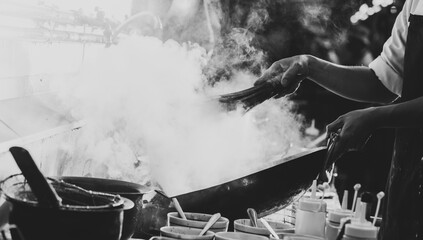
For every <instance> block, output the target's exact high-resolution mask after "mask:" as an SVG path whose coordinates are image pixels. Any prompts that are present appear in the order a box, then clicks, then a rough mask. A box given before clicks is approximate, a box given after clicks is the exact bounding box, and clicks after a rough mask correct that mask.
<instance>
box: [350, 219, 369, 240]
mask: <svg viewBox="0 0 423 240" xmlns="http://www.w3.org/2000/svg"><path fill="white" fill-rule="evenodd" d="M345 235H347V236H350V237H356V238H374V239H376V237H377V228H376V227H375V226H373V225H372V224H371V223H370V222H369V221H367V222H365V223H357V222H355V221H353V222H352V223H351V224H347V225H346V226H345Z"/></svg>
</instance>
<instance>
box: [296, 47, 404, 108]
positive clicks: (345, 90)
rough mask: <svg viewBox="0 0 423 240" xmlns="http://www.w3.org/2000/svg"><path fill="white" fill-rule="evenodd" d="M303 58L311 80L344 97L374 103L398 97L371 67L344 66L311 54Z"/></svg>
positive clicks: (388, 101)
mask: <svg viewBox="0 0 423 240" xmlns="http://www.w3.org/2000/svg"><path fill="white" fill-rule="evenodd" d="M303 59H304V60H305V61H306V64H307V66H308V67H307V69H308V70H307V71H308V74H307V77H308V78H309V79H310V80H312V81H313V82H315V83H317V84H318V85H320V86H322V87H324V88H326V89H328V90H329V91H331V92H333V93H335V94H337V95H340V96H342V97H344V98H347V99H350V100H355V101H360V102H372V103H390V102H392V101H393V100H395V99H396V98H397V95H395V94H394V93H392V92H391V91H389V90H388V89H387V88H386V87H385V86H384V85H383V84H382V82H381V81H380V80H379V79H378V78H377V76H376V74H375V73H374V72H373V70H372V69H370V68H369V67H365V66H357V67H355V66H354V67H353V66H342V65H338V64H334V63H331V62H328V61H325V60H322V59H319V58H316V57H314V56H311V55H305V57H304V58H303Z"/></svg>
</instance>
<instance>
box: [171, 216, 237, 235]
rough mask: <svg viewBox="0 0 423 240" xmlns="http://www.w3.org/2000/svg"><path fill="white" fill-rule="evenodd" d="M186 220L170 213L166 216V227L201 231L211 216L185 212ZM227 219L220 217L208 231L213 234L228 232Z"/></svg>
mask: <svg viewBox="0 0 423 240" xmlns="http://www.w3.org/2000/svg"><path fill="white" fill-rule="evenodd" d="M185 216H186V218H187V219H182V218H181V217H180V216H179V214H178V213H177V212H170V213H168V214H167V224H168V226H182V227H189V228H197V229H203V228H204V227H205V226H206V224H207V222H208V221H209V219H210V218H211V216H212V215H210V214H204V213H191V212H186V213H185ZM228 226H229V219H227V218H225V217H220V218H219V220H217V222H215V223H214V224H213V226H212V227H211V228H210V231H212V232H214V233H218V232H226V231H228Z"/></svg>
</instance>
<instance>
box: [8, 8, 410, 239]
mask: <svg viewBox="0 0 423 240" xmlns="http://www.w3.org/2000/svg"><path fill="white" fill-rule="evenodd" d="M403 4H404V2H403V1H389V0H380V1H361V2H360V3H358V2H354V1H346V2H343V3H341V2H338V1H334V0H318V1H307V0H288V1H285V0H284V1H279V0H278V1H274V2H268V1H264V0H248V1H224V0H201V1H185V0H184V1H183V0H180V1H175V0H162V1H154V0H124V1H114V0H107V1H94V0H93V1H84V0H78V1H71V2H69V1H53V0H47V1H38V0H18V1H16V0H0V53H1V54H0V196H1V197H0V240H39V239H46V240H49V239H51V240H53V239H54V240H62V239H63V240H76V239H78V240H80V239H82V240H84V239H87V240H88V239H90V240H92V239H98V240H130V239H133V240H139V239H149V240H150V239H151V240H170V239H203V240H212V239H216V240H237V239H240V240H241V239H242V240H249V239H252V240H254V239H257V240H260V239H261V240H266V239H267V240H269V239H328V240H332V239H333V240H335V239H344V240H357V239H363V240H364V239H372V240H376V239H378V234H379V230H380V226H381V222H382V221H383V219H382V217H381V216H384V215H383V213H382V211H383V207H382V206H383V204H384V201H383V200H384V196H385V193H384V191H385V184H386V181H387V178H388V173H389V169H388V168H389V166H387V165H389V164H390V162H389V161H390V160H389V158H390V154H391V152H389V151H386V149H388V148H390V147H392V141H390V140H392V139H393V136H392V133H391V132H388V131H386V132H385V131H382V130H381V131H377V132H375V133H373V135H372V137H371V138H369V139H367V141H366V145H365V147H363V148H362V149H359V150H358V149H353V150H354V151H348V152H347V153H346V154H344V155H342V157H339V156H338V155H336V156H335V153H336V150H337V148H338V147H339V143H340V141H339V139H340V136H341V130H342V129H338V130H339V131H337V132H328V131H327V130H326V125H328V124H330V123H331V122H332V121H334V120H336V119H337V118H338V116H340V115H342V114H344V113H345V112H346V111H347V110H354V109H359V108H364V107H368V106H373V105H369V104H367V105H366V104H364V103H357V102H352V101H350V100H345V99H340V98H339V97H338V96H336V95H335V94H333V93H332V92H330V91H327V90H326V89H323V88H321V87H320V86H319V84H315V83H313V82H312V81H308V80H304V81H303V80H300V81H298V83H297V85H295V86H291V85H286V86H285V85H283V83H282V82H283V81H282V75H283V74H287V72H289V71H290V70H292V68H293V67H290V66H284V65H283V64H280V65H278V64H273V65H272V62H276V61H277V60H279V59H283V58H288V57H291V56H294V55H298V54H312V55H316V56H318V57H321V58H322V59H325V60H326V61H328V62H334V63H336V64H342V65H344V64H345V65H367V64H368V63H369V62H366V61H368V60H369V58H372V56H376V55H375V54H379V52H380V50H381V48H382V47H381V46H382V45H383V43H382V42H380V41H381V40H380V39H384V40H386V39H387V37H389V35H387V34H388V33H386V31H385V30H384V29H383V30H380V26H379V25H378V24H379V22H385V21H392V24H393V20H395V17H396V16H397V14H398V12H399V11H400V10H401V9H400V8H401V7H402V5H403ZM324 16H326V17H324ZM385 28H386V27H385ZM371 30H374V31H376V32H375V33H374V34H373V35H372V33H371V32H369V31H371ZM385 35H386V36H385ZM369 40H372V41H374V42H375V45H371V44H370V43H369ZM357 48H360V49H357ZM376 51H379V52H377V53H375V52H376ZM295 67H298V68H302V67H303V66H302V65H301V64H299V65H296V66H295ZM266 69H268V70H266ZM270 70H272V71H274V72H271V71H270ZM279 74H281V77H280V80H278V81H276V82H275V81H264V82H261V83H260V81H262V80H263V79H264V78H269V79H278V78H279ZM302 75H303V74H302V73H298V74H296V75H295V77H299V78H301V77H302ZM283 76H285V75H283ZM301 81H302V82H301ZM300 82H301V85H299V84H300ZM300 86H301V87H300ZM388 155H389V156H388ZM373 159H375V160H374V161H370V160H373Z"/></svg>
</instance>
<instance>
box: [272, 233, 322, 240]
mask: <svg viewBox="0 0 423 240" xmlns="http://www.w3.org/2000/svg"><path fill="white" fill-rule="evenodd" d="M278 237H279V239H283V240H324V238H321V237H316V236H310V235H303V234H296V233H278ZM270 239H271V240H276V238H274V237H273V236H272V235H270Z"/></svg>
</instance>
